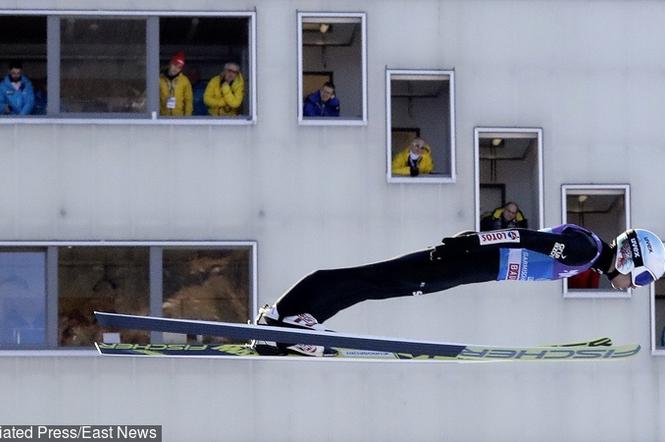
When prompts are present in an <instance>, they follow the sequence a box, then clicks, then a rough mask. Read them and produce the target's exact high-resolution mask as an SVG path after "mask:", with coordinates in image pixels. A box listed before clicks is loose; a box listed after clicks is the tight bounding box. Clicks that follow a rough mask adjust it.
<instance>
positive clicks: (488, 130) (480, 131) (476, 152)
mask: <svg viewBox="0 0 665 442" xmlns="http://www.w3.org/2000/svg"><path fill="white" fill-rule="evenodd" d="M493 133H499V134H536V140H538V143H537V148H538V229H542V228H544V222H545V215H544V206H545V203H544V201H545V194H544V179H543V129H542V128H540V127H500V126H479V127H475V128H474V129H473V158H474V178H473V180H474V190H473V191H474V221H473V226H474V229H475V231H476V232H479V231H480V215H481V214H480V138H481V136H483V135H485V134H493Z"/></svg>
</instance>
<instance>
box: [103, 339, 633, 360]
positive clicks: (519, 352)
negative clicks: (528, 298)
mask: <svg viewBox="0 0 665 442" xmlns="http://www.w3.org/2000/svg"><path fill="white" fill-rule="evenodd" d="M95 345H96V347H97V350H98V351H99V353H100V354H102V355H105V356H157V357H159V356H161V357H169V356H171V357H207V358H215V357H235V356H244V357H247V356H249V357H260V358H284V357H286V358H302V359H312V357H311V356H302V355H298V354H295V353H289V354H287V355H284V356H262V355H259V354H258V353H257V352H256V351H255V350H253V349H252V348H251V347H250V346H248V345H242V344H102V343H97V344H95ZM639 350H640V346H639V345H620V346H595V347H594V346H593V345H587V346H584V345H582V346H559V347H555V346H551V347H496V346H478V345H469V346H466V347H465V348H464V350H462V351H461V352H460V353H459V354H458V355H457V356H437V355H422V354H421V355H414V354H410V353H391V352H380V351H371V350H353V349H346V348H333V353H332V354H331V355H326V356H324V357H323V359H339V358H343V359H373V360H434V361H570V360H576V361H583V360H586V361H588V360H616V359H622V358H627V357H630V356H633V355H635V354H637V353H638V352H639Z"/></svg>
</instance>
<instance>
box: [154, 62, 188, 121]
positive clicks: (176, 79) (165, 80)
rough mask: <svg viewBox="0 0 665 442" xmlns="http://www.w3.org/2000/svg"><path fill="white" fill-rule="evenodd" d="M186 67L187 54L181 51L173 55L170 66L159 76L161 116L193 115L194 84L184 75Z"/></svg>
mask: <svg viewBox="0 0 665 442" xmlns="http://www.w3.org/2000/svg"><path fill="white" fill-rule="evenodd" d="M184 67H185V53H184V52H182V51H180V52H177V53H176V54H175V55H173V57H172V58H171V62H170V63H169V66H168V67H167V68H166V69H165V70H164V71H163V72H162V73H161V74H159V115H164V116H189V115H192V110H193V109H194V98H193V94H192V84H191V83H190V82H189V79H188V78H187V77H186V76H185V74H183V73H182V69H183V68H184Z"/></svg>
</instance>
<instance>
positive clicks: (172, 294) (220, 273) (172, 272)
mask: <svg viewBox="0 0 665 442" xmlns="http://www.w3.org/2000/svg"><path fill="white" fill-rule="evenodd" d="M162 262H163V267H162V269H163V284H164V286H163V287H164V302H163V304H162V311H163V315H164V317H167V318H188V319H203V320H208V321H225V322H246V321H247V320H248V319H249V318H250V316H251V313H252V312H251V311H250V309H251V305H250V300H251V299H252V297H251V296H250V290H251V280H250V278H249V275H250V270H251V269H250V266H249V262H250V250H249V249H247V248H241V249H221V250H220V249H203V250H201V249H194V250H191V249H165V250H164V252H163V260H162ZM167 335H168V336H165V340H167V341H169V342H186V341H187V336H185V335H177V334H167ZM198 339H200V338H198ZM224 340H225V339H224V338H220V337H208V336H206V337H205V342H208V343H209V342H220V341H224Z"/></svg>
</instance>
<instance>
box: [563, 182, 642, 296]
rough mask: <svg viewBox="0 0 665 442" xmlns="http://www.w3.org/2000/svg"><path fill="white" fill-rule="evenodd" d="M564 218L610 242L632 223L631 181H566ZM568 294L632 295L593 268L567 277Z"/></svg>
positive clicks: (564, 284)
mask: <svg viewBox="0 0 665 442" xmlns="http://www.w3.org/2000/svg"><path fill="white" fill-rule="evenodd" d="M561 205H562V214H563V216H562V222H563V223H570V224H577V225H579V226H581V227H585V228H587V229H589V230H591V231H592V232H594V233H595V234H596V235H598V236H599V237H600V239H602V240H603V241H605V242H607V243H610V242H612V240H613V239H614V238H616V237H617V236H618V235H619V234H620V233H621V232H623V231H625V230H626V229H628V228H629V226H630V186H628V185H627V184H565V185H563V186H561ZM563 292H564V297H567V298H602V297H608V298H617V297H629V296H630V290H615V289H613V288H612V286H611V284H610V282H609V281H608V279H607V278H606V277H605V276H602V275H600V274H598V273H597V272H595V271H593V270H591V269H589V270H587V271H586V272H583V273H580V274H578V275H575V276H573V277H571V278H568V279H564V280H563Z"/></svg>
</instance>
